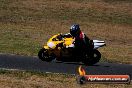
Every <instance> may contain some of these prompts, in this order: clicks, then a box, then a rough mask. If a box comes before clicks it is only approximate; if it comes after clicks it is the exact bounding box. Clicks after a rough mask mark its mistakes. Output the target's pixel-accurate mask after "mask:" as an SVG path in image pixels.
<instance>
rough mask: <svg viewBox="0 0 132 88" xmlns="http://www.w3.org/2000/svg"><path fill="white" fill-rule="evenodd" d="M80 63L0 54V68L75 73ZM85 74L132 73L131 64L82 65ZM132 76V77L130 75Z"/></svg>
mask: <svg viewBox="0 0 132 88" xmlns="http://www.w3.org/2000/svg"><path fill="white" fill-rule="evenodd" d="M79 66H80V64H77V63H58V62H51V63H48V62H43V61H41V60H39V59H38V58H37V57H29V56H18V55H3V54H1V55H0V68H5V69H19V70H27V71H40V72H53V73H68V74H76V73H77V68H78V67H79ZM83 67H84V69H85V70H86V74H129V75H132V65H127V64H114V63H97V64H96V65H94V66H84V65H83ZM131 78H132V77H131Z"/></svg>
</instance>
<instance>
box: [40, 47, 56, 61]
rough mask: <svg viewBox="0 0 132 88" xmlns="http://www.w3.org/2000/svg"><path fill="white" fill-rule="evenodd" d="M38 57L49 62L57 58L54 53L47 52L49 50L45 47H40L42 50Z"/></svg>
mask: <svg viewBox="0 0 132 88" xmlns="http://www.w3.org/2000/svg"><path fill="white" fill-rule="evenodd" d="M38 57H39V59H41V60H42V61H47V62H50V61H52V60H53V59H55V57H54V56H52V55H49V54H48V52H47V50H46V49H44V48H42V49H40V51H39V52H38Z"/></svg>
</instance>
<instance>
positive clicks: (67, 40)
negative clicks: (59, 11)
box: [38, 34, 106, 65]
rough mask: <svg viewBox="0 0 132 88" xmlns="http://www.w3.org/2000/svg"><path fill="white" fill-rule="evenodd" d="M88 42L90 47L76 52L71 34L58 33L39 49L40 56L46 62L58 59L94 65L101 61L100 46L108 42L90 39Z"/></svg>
mask: <svg viewBox="0 0 132 88" xmlns="http://www.w3.org/2000/svg"><path fill="white" fill-rule="evenodd" d="M88 42H89V48H86V49H83V50H78V52H79V54H75V53H74V51H75V45H74V43H75V39H74V38H73V37H72V36H71V35H70V34H65V35H62V34H56V35H54V36H52V37H51V38H50V39H49V40H48V42H47V44H46V45H44V46H43V47H42V49H40V50H39V52H38V57H39V59H41V60H42V61H46V62H51V61H53V60H57V61H62V62H82V63H84V64H86V65H93V64H96V63H97V62H99V60H100V58H101V53H100V52H99V51H98V48H100V47H103V46H105V45H106V44H105V42H104V41H100V40H89V41H88Z"/></svg>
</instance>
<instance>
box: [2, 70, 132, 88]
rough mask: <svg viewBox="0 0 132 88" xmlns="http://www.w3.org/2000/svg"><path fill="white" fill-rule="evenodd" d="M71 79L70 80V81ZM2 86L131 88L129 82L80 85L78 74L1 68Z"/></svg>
mask: <svg viewBox="0 0 132 88" xmlns="http://www.w3.org/2000/svg"><path fill="white" fill-rule="evenodd" d="M69 80H70V81H69ZM0 85H1V88H8V87H11V88H49V87H52V88H58V87H59V88H67V87H68V88H69V87H72V88H106V87H107V88H131V87H132V85H131V84H130V85H127V84H88V83H87V84H85V85H79V84H77V82H76V76H73V75H67V74H59V75H58V74H52V73H42V72H30V71H9V70H0Z"/></svg>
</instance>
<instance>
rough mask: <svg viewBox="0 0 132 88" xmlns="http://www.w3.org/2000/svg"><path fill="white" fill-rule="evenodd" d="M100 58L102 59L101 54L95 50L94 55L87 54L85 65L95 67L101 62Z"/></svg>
mask: <svg viewBox="0 0 132 88" xmlns="http://www.w3.org/2000/svg"><path fill="white" fill-rule="evenodd" d="M87 56H88V57H87ZM89 56H90V57H89ZM100 58H101V53H100V52H99V51H98V50H93V54H92V55H88V54H86V57H85V58H84V60H83V63H84V64H86V65H94V64H96V63H97V62H99V60H100Z"/></svg>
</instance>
